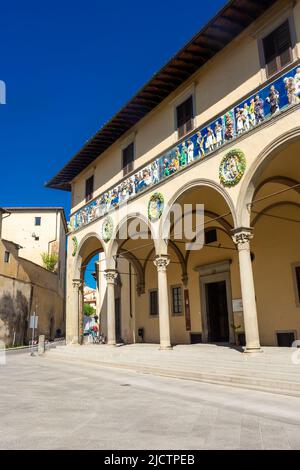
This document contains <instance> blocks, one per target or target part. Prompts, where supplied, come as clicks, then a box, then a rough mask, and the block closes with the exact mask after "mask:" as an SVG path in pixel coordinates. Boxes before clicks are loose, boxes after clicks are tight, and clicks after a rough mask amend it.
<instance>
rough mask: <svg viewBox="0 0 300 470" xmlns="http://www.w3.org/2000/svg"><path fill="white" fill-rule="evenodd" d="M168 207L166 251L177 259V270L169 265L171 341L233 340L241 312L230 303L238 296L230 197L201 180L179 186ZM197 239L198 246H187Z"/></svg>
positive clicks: (213, 185) (229, 341)
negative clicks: (174, 252) (168, 225)
mask: <svg viewBox="0 0 300 470" xmlns="http://www.w3.org/2000/svg"><path fill="white" fill-rule="evenodd" d="M199 205H201V206H202V207H201V206H199ZM169 210H170V213H171V217H170V220H171V225H170V234H169V244H168V251H169V253H170V252H171V251H172V250H171V247H172V249H173V250H174V249H175V250H176V251H177V252H178V258H179V259H181V260H182V269H180V267H179V266H178V267H177V269H176V268H174V269H173V268H172V269H171V270H170V269H168V284H169V289H168V290H169V296H170V318H171V321H170V325H171V339H172V343H173V344H176V343H194V342H215V343H234V342H235V325H236V323H239V324H240V323H242V315H241V314H240V312H236V313H235V312H234V311H233V307H232V299H235V298H240V297H241V293H240V283H239V269H238V254H237V250H236V246H235V244H234V242H233V240H232V233H231V231H232V230H233V229H234V227H235V212H234V208H233V204H232V201H231V199H230V197H229V196H228V194H227V193H226V192H225V191H224V189H223V188H222V187H220V186H219V185H217V184H215V183H213V182H210V181H206V180H205V181H204V180H203V181H201V180H200V181H194V182H191V183H190V185H189V186H188V187H185V188H182V189H181V190H179V191H178V192H177V193H176V194H175V195H174V197H173V198H172V199H171V201H170V204H169ZM197 210H198V211H199V212H198V214H197ZM202 210H203V219H202V218H201V211H202ZM162 224H164V220H163V221H162ZM190 226H191V227H192V230H190ZM191 233H193V234H194V235H193V238H191V236H190V234H191ZM201 233H202V237H199V235H200V234H201ZM198 238H199V246H197V245H194V244H192V245H191V242H194V243H195V241H196V239H198ZM182 273H184V275H182ZM178 292H180V294H179V297H180V303H181V306H180V307H179V308H178ZM241 327H242V325H241ZM240 333H242V329H241V332H240Z"/></svg>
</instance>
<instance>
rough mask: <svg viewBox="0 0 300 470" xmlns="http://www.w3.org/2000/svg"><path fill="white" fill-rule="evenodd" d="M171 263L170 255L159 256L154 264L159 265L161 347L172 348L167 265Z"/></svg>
mask: <svg viewBox="0 0 300 470" xmlns="http://www.w3.org/2000/svg"><path fill="white" fill-rule="evenodd" d="M169 263H170V258H169V257H168V256H157V257H156V258H155V260H154V264H155V266H156V267H157V276H158V309H159V336H160V349H171V347H172V346H171V340H170V316H169V297H168V280H167V266H168V264H169Z"/></svg>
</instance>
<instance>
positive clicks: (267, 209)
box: [251, 201, 300, 227]
mask: <svg viewBox="0 0 300 470" xmlns="http://www.w3.org/2000/svg"><path fill="white" fill-rule="evenodd" d="M280 206H293V207H296V208H297V209H300V204H299V203H297V202H293V201H280V202H274V203H273V204H270V205H269V206H267V207H265V208H264V210H263V211H262V212H260V213H259V214H257V215H256V216H255V217H254V219H253V220H252V223H251V225H252V227H255V225H256V224H257V222H258V221H259V219H260V218H261V217H263V216H264V215H266V213H267V211H269V210H270V209H274V208H275V207H280ZM267 215H269V214H267ZM270 216H271V215H270ZM273 217H276V215H274V216H273ZM280 218H281V219H284V218H283V217H280ZM286 220H289V219H286ZM290 221H292V220H291V219H290ZM295 222H298V223H299V222H300V221H296V220H295Z"/></svg>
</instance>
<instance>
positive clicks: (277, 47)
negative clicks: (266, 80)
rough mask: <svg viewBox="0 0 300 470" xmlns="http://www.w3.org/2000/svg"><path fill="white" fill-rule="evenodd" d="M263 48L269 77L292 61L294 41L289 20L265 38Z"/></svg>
mask: <svg viewBox="0 0 300 470" xmlns="http://www.w3.org/2000/svg"><path fill="white" fill-rule="evenodd" d="M263 48H264V56H265V64H266V71H267V76H268V77H270V76H271V75H274V73H276V72H278V71H279V70H281V69H282V68H283V67H285V66H286V65H287V64H289V63H290V62H292V41H291V34H290V27H289V22H288V20H286V21H285V22H284V23H282V25H280V26H279V27H278V28H276V29H275V30H274V31H273V32H272V33H270V34H269V35H268V36H266V37H265V38H264V39H263Z"/></svg>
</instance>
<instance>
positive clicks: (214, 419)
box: [0, 348, 300, 450]
mask: <svg viewBox="0 0 300 470" xmlns="http://www.w3.org/2000/svg"><path fill="white" fill-rule="evenodd" d="M74 349H76V348H74ZM120 349H121V348H120ZM124 350H125V348H124ZM107 354H108V353H107ZM175 354H176V353H175ZM51 356H52V359H50V357H51ZM0 396H1V400H0V449H106V450H114V449H116V450H117V449H123V450H128V449H178V450H182V449H300V399H299V398H297V397H293V396H285V395H279V394H271V393H266V392H261V391H255V390H247V389H243V388H236V387H229V386H223V385H214V384H209V383H203V382H194V381H190V380H181V379H173V378H166V377H160V376H154V375H150V374H143V373H140V372H134V371H129V370H125V369H119V368H111V367H103V366H101V365H100V364H98V365H96V364H95V363H94V362H90V361H86V362H85V363H84V362H81V361H79V362H77V361H69V362H68V361H62V360H61V359H58V357H57V358H56V359H55V358H54V355H52V352H50V353H49V354H48V356H42V357H38V356H36V357H30V356H29V354H10V355H8V356H7V364H6V365H5V366H0Z"/></svg>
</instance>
